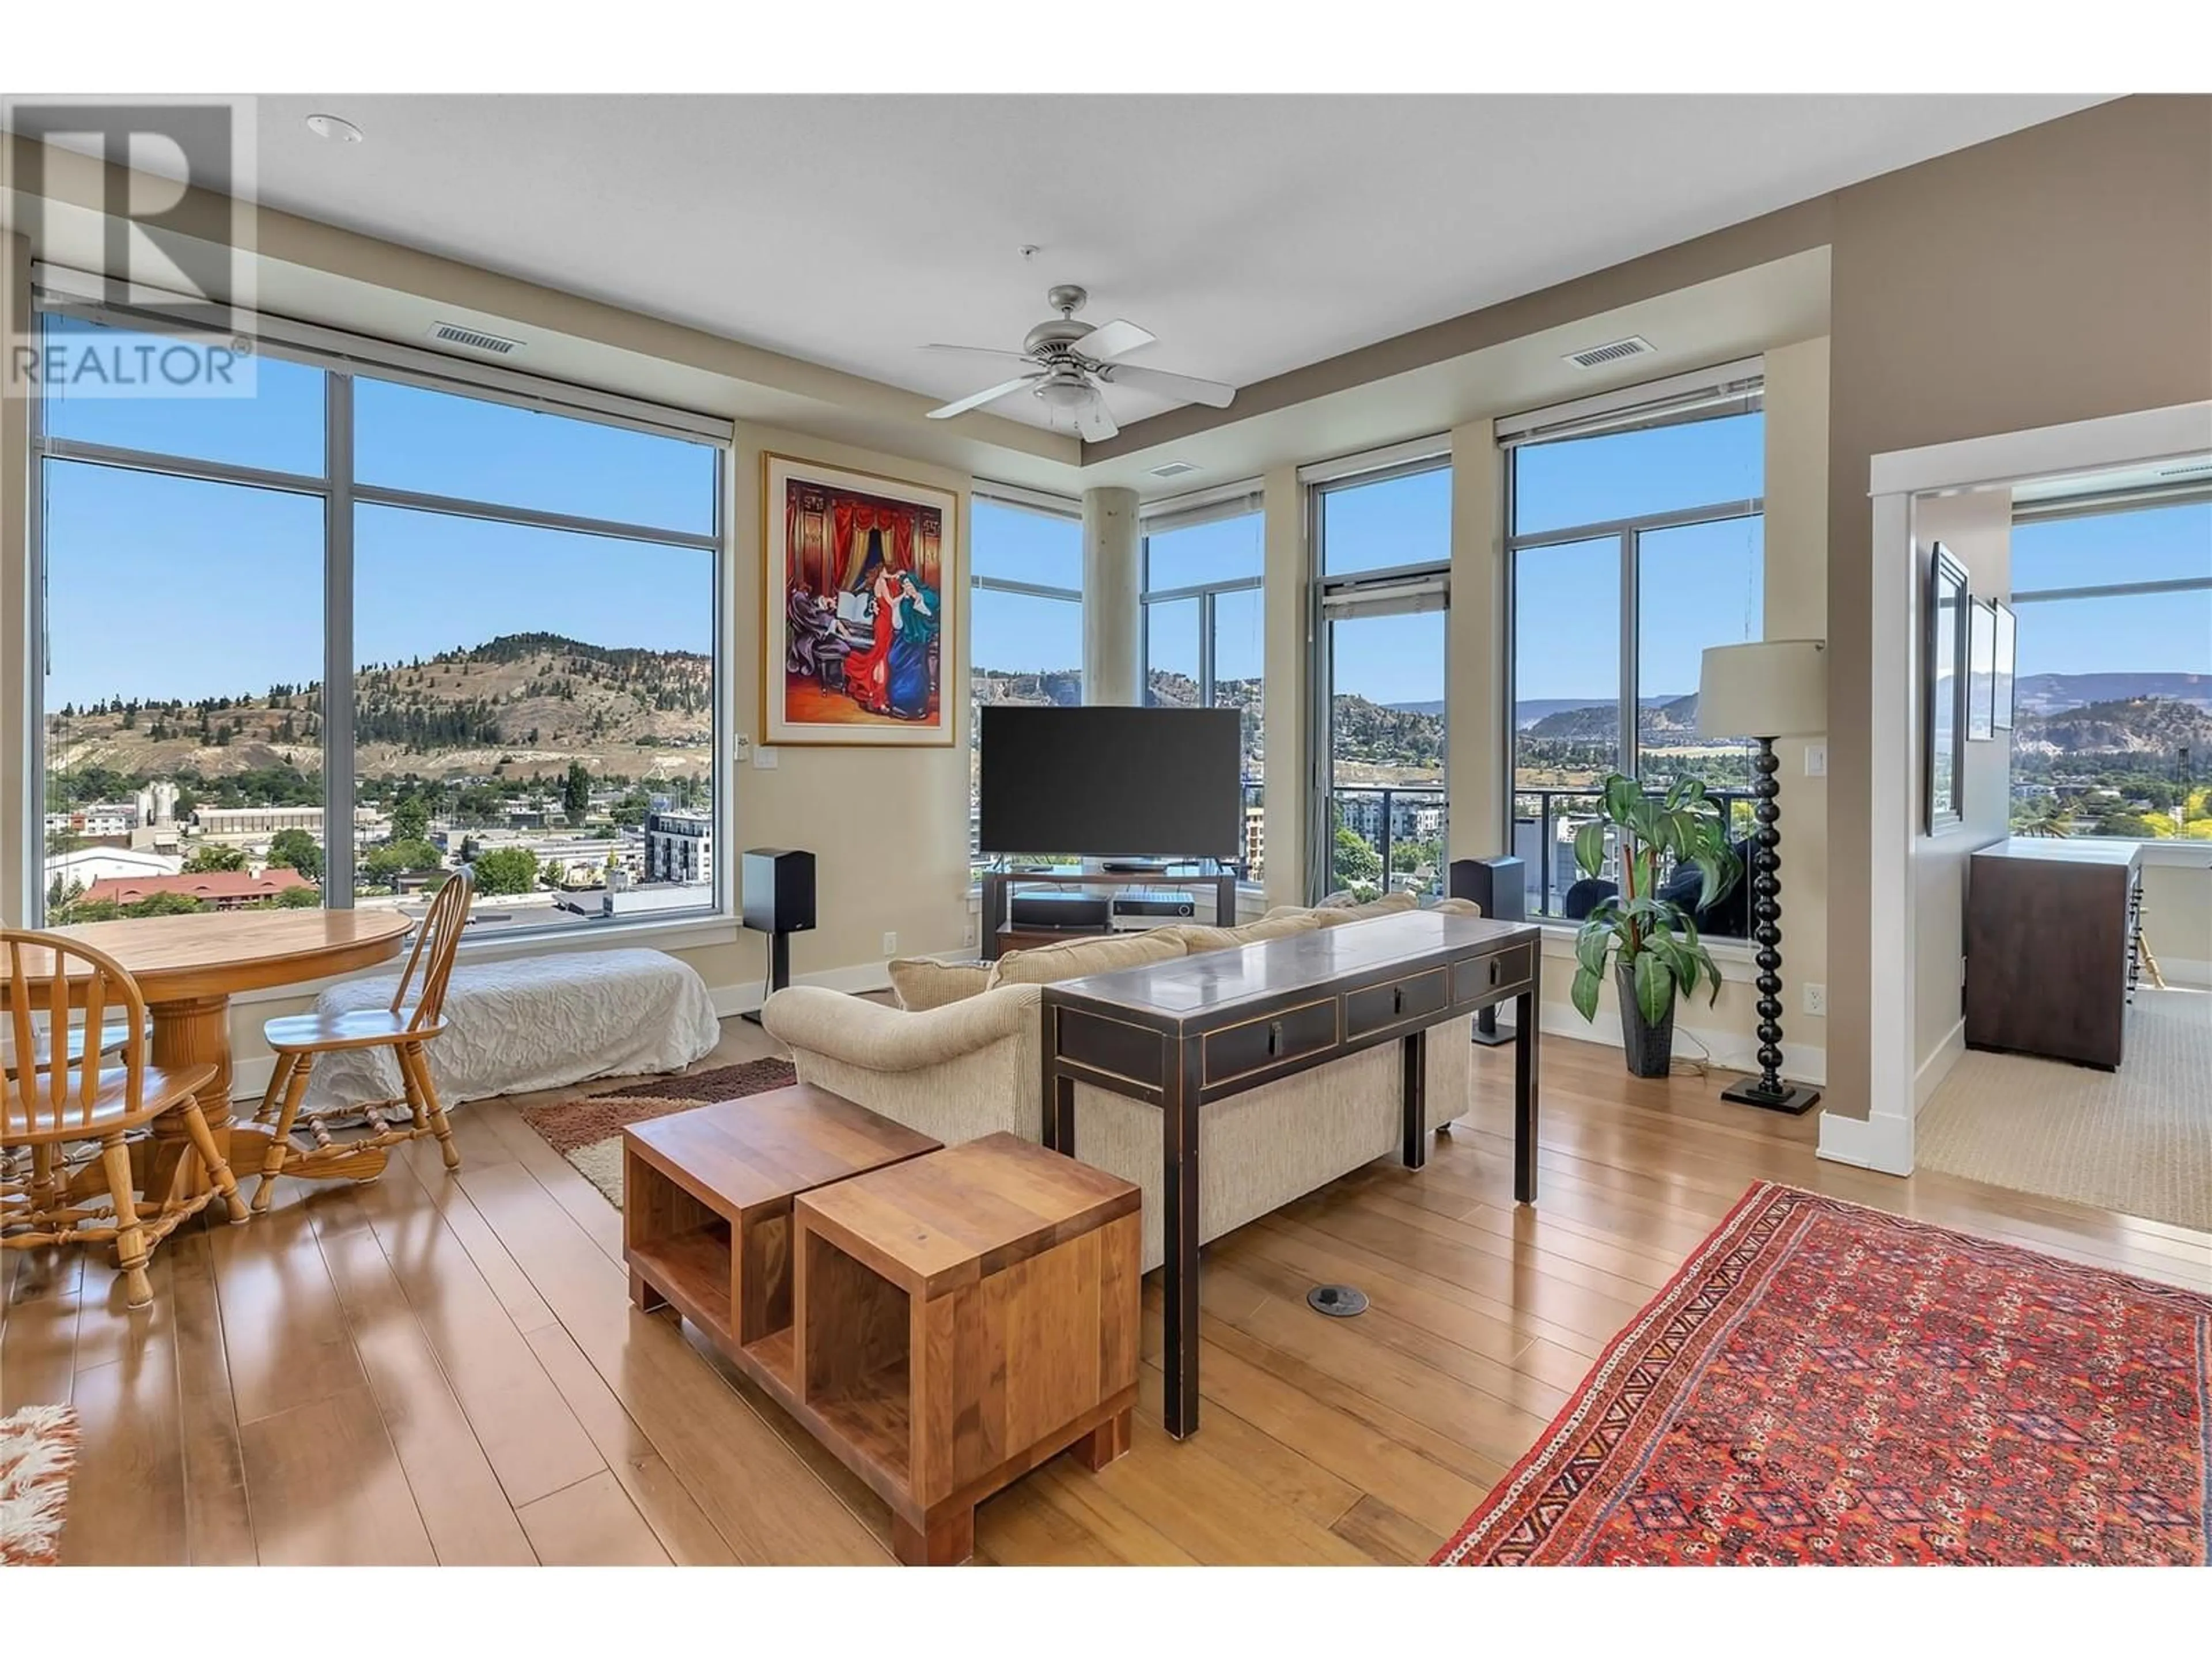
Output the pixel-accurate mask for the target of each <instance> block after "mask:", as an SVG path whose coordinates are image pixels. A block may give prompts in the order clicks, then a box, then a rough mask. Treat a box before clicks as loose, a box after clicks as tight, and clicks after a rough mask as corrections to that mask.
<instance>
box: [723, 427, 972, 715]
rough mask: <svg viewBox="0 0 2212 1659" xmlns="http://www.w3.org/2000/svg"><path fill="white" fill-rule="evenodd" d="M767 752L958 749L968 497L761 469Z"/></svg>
mask: <svg viewBox="0 0 2212 1659" xmlns="http://www.w3.org/2000/svg"><path fill="white" fill-rule="evenodd" d="M760 544H761V629H760V633H761V704H760V708H761V712H760V741H761V743H762V744H763V746H772V747H784V746H787V745H797V746H802V747H804V746H810V745H811V746H817V747H829V748H897V749H936V748H949V747H951V744H952V742H953V714H954V702H955V696H956V692H957V687H956V684H955V682H956V681H957V678H958V673H957V670H958V666H959V662H960V658H959V654H958V652H957V643H958V641H957V637H956V632H955V630H956V628H957V621H958V615H957V613H958V609H959V607H958V605H957V596H958V594H959V592H960V586H961V583H962V582H963V580H964V574H965V573H964V571H963V568H962V564H963V561H962V559H961V549H960V496H959V494H958V492H957V491H954V490H950V489H939V488H938V487H937V486H935V485H933V484H924V483H915V481H913V480H911V479H907V478H897V477H890V476H889V475H887V474H884V473H878V472H870V471H865V470H863V469H861V468H858V467H849V466H833V465H826V464H824V463H820V462H816V461H810V460H807V459H804V458H803V457H799V456H796V455H781V454H775V453H766V452H763V454H762V456H761V542H760Z"/></svg>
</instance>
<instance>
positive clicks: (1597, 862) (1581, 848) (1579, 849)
mask: <svg viewBox="0 0 2212 1659" xmlns="http://www.w3.org/2000/svg"><path fill="white" fill-rule="evenodd" d="M1575 863H1576V864H1577V866H1580V867H1581V870H1582V872H1583V874H1584V875H1586V876H1594V875H1595V874H1596V873H1597V872H1599V871H1601V870H1602V869H1604V868H1605V820H1604V819H1602V818H1592V819H1591V820H1590V821H1589V823H1586V824H1584V825H1583V827H1582V828H1581V829H1577V830H1576V831H1575Z"/></svg>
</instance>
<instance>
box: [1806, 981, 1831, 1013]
mask: <svg viewBox="0 0 2212 1659" xmlns="http://www.w3.org/2000/svg"><path fill="white" fill-rule="evenodd" d="M1805 1012H1807V1013H1808V1014H1811V1015H1813V1016H1814V1018H1826V1016H1827V1012H1828V987H1826V986H1825V985H1815V984H1814V983H1812V982H1810V981H1808V982H1807V984H1806V986H1805Z"/></svg>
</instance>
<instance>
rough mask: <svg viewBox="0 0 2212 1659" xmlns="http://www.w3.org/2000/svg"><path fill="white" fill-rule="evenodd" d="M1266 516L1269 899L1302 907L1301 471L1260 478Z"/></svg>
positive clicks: (1307, 766) (1306, 651) (1304, 580)
mask: <svg viewBox="0 0 2212 1659" xmlns="http://www.w3.org/2000/svg"><path fill="white" fill-rule="evenodd" d="M1260 488H1261V503H1262V508H1263V511H1264V513H1265V514H1266V521H1265V524H1264V526H1263V527H1262V530H1261V536H1262V538H1263V539H1262V542H1261V547H1262V557H1263V562H1262V565H1261V569H1262V570H1263V572H1264V573H1265V580H1266V582H1267V587H1266V589H1265V605H1266V620H1265V623H1264V624H1263V626H1264V629H1265V635H1266V644H1265V647H1264V648H1265V657H1264V660H1265V663H1266V665H1267V688H1266V690H1264V691H1263V692H1262V693H1261V700H1262V701H1261V712H1262V714H1264V716H1265V718H1266V720H1267V757H1266V761H1265V767H1266V779H1267V799H1265V801H1264V802H1263V803H1262V808H1263V810H1264V811H1265V812H1266V814H1267V902H1268V903H1269V904H1270V905H1276V904H1302V903H1304V902H1305V897H1306V890H1305V887H1306V875H1305V836H1306V794H1307V787H1308V785H1309V783H1310V780H1311V778H1312V775H1313V774H1312V767H1311V763H1310V760H1309V758H1308V755H1307V748H1308V734H1307V729H1306V728H1307V719H1306V715H1307V709H1306V696H1307V688H1308V686H1309V684H1310V676H1309V674H1308V672H1307V670H1308V667H1309V666H1310V664H1311V662H1312V652H1311V648H1310V646H1309V644H1308V637H1307V631H1306V629H1307V623H1306V604H1307V598H1308V594H1307V588H1308V573H1307V568H1306V510H1305V491H1304V489H1301V488H1300V487H1299V484H1298V474H1297V468H1296V467H1291V466H1279V467H1275V468H1273V469H1272V470H1270V471H1268V472H1267V474H1266V475H1265V477H1262V478H1261V483H1260Z"/></svg>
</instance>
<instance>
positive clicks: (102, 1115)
mask: <svg viewBox="0 0 2212 1659" xmlns="http://www.w3.org/2000/svg"><path fill="white" fill-rule="evenodd" d="M0 948H4V950H5V951H6V953H7V977H6V979H5V981H4V983H5V986H6V989H7V1030H8V1035H9V1053H10V1056H11V1062H12V1063H11V1064H10V1065H9V1067H8V1068H7V1075H6V1076H5V1078H4V1079H0V1147H4V1148H7V1149H9V1151H11V1152H15V1151H27V1152H28V1154H29V1167H28V1170H27V1172H24V1171H23V1170H21V1168H20V1166H18V1165H17V1164H15V1162H14V1161H13V1160H11V1161H10V1163H9V1170H8V1173H6V1174H4V1175H0V1245H5V1246H6V1247H7V1248H9V1249H33V1248H35V1247H37V1246H40V1245H43V1244H105V1243H112V1244H113V1245H114V1246H115V1257H116V1262H117V1265H118V1267H121V1268H122V1270H123V1283H124V1291H125V1300H126V1301H127V1302H128V1303H129V1304H130V1305H131V1306H132V1307H133V1308H143V1307H146V1306H147V1305H149V1304H150V1303H152V1301H153V1300H154V1290H153V1286H152V1285H150V1284H149V1282H148V1280H147V1278H146V1263H147V1261H148V1259H149V1257H150V1256H151V1255H152V1254H153V1251H154V1247H155V1245H157V1244H159V1243H161V1241H162V1240H163V1239H164V1238H166V1237H168V1236H169V1234H170V1233H172V1232H173V1231H176V1228H177V1226H178V1225H179V1223H181V1222H183V1221H185V1219H186V1218H189V1217H191V1216H194V1215H197V1214H198V1213H199V1212H200V1211H201V1210H202V1209H204V1208H205V1207H206V1206H207V1204H208V1201H209V1200H210V1199H212V1198H214V1197H215V1196H216V1194H221V1195H222V1200H223V1202H224V1204H225V1205H226V1206H228V1208H229V1211H230V1218H231V1220H232V1221H234V1222H241V1221H244V1220H245V1219H246V1213H247V1212H246V1200H244V1198H243V1197H241V1196H240V1193H239V1190H238V1182H237V1181H236V1180H235V1179H234V1177H233V1176H232V1175H231V1172H230V1165H229V1164H228V1163H226V1162H225V1161H224V1159H223V1157H222V1153H221V1152H218V1151H217V1150H216V1144H215V1137H214V1136H213V1135H211V1134H210V1133H209V1132H208V1125H207V1118H206V1116H205V1115H204V1114H203V1113H202V1112H201V1110H200V1103H199V1091H201V1090H203V1089H204V1088H206V1087H207V1086H208V1085H210V1084H211V1083H213V1082H214V1081H215V1077H216V1068H215V1067H214V1066H184V1067H180V1068H178V1069H174V1070H171V1069H167V1068H164V1067H162V1066H152V1065H149V1064H148V1063H147V1060H146V1049H145V1045H144V1044H143V1042H137V1041H130V1040H126V1041H125V1042H123V1044H122V1047H121V1050H120V1053H119V1054H117V1055H116V1056H115V1058H116V1059H118V1060H119V1062H120V1063H119V1064H118V1065H113V1066H109V1065H104V1064H103V1063H102V1062H103V1060H106V1058H107V1057H108V1056H107V1055H106V1054H105V1053H103V1050H104V1049H105V1048H106V1042H105V1036H106V1032H108V1031H109V1030H114V1029H118V1028H119V1029H120V1030H123V1031H124V1032H125V1033H126V1034H127V1033H134V1032H139V1031H143V1030H145V1029H146V1000H145V998H144V997H143V996H142V995H141V994H139V990H138V982H137V981H136V980H134V979H132V978H131V975H130V973H129V972H128V971H127V970H126V969H125V968H124V967H123V965H122V964H121V963H118V962H117V961H116V960H115V958H114V957H111V956H109V955H108V954H107V953H106V952H105V951H95V950H94V949H93V948H92V947H91V946H89V945H82V944H79V943H78V942H76V940H74V939H65V938H64V937H63V936H61V935H60V934H58V933H27V932H21V931H17V930H15V929H0ZM76 1009H82V1014H83V1018H82V1023H81V1024H80V1023H79V1022H77V1021H76V1019H75V1018H73V1017H72V1014H73V1010H76ZM85 1032H93V1033H96V1034H99V1035H98V1036H95V1038H94V1040H93V1041H90V1042H88V1041H87V1040H86V1039H85V1037H84V1036H83V1033H85ZM168 1112H177V1113H180V1114H182V1115H183V1117H184V1122H185V1133H187V1134H188V1135H189V1136H190V1137H191V1145H192V1148H193V1150H194V1151H195V1152H197V1153H198V1154H199V1159H200V1162H201V1164H203V1165H204V1167H205V1169H206V1171H207V1176H208V1184H206V1185H205V1186H202V1185H201V1183H199V1182H197V1181H187V1182H179V1188H180V1190H181V1189H186V1188H191V1189H197V1190H189V1191H185V1192H184V1195H182V1196H178V1195H176V1194H164V1195H162V1197H161V1199H160V1200H158V1204H157V1207H155V1211H154V1213H152V1214H151V1215H149V1214H146V1213H144V1212H143V1211H142V1208H141V1206H140V1204H139V1200H138V1198H137V1176H135V1175H134V1174H133V1173H132V1171H131V1147H130V1145H129V1142H128V1139H127V1138H128V1137H129V1136H130V1135H131V1133H132V1132H134V1131H136V1130H138V1129H142V1128H143V1127H146V1126H148V1125H149V1124H150V1123H152V1122H153V1121H154V1120H155V1118H157V1117H160V1116H161V1115H163V1114H165V1113H168ZM81 1142H97V1143H98V1144H99V1147H100V1153H99V1158H98V1167H97V1168H96V1169H95V1168H94V1167H93V1166H92V1165H91V1164H86V1165H84V1166H83V1167H82V1168H80V1169H72V1167H71V1165H70V1161H69V1156H68V1148H69V1146H70V1145H71V1144H72V1143H81ZM103 1188H105V1200H104V1201H103V1200H102V1198H101V1193H102V1189H103ZM150 1201H153V1200H149V1202H150Z"/></svg>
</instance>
